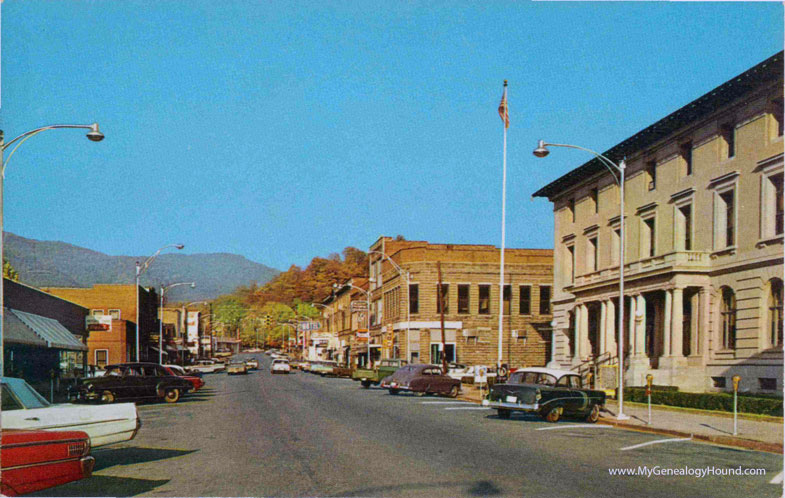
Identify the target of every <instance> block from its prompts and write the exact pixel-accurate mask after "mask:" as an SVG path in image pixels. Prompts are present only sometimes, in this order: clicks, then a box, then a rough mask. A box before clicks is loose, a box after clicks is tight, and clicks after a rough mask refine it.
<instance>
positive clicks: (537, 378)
mask: <svg viewBox="0 0 785 498" xmlns="http://www.w3.org/2000/svg"><path fill="white" fill-rule="evenodd" d="M509 383H510V384H540V385H544V386H555V385H556V377H554V376H553V375H550V374H547V373H543V372H515V373H514V374H512V375H511V376H510V382H509Z"/></svg>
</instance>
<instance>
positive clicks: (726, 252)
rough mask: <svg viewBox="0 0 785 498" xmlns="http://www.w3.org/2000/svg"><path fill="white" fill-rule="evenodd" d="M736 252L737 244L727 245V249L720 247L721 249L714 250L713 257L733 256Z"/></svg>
mask: <svg viewBox="0 0 785 498" xmlns="http://www.w3.org/2000/svg"><path fill="white" fill-rule="evenodd" d="M734 254H736V246H730V247H726V248H725V249H720V250H719V251H714V252H712V253H711V259H717V258H721V257H723V256H733V255H734Z"/></svg>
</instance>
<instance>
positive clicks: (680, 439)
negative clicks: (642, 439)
mask: <svg viewBox="0 0 785 498" xmlns="http://www.w3.org/2000/svg"><path fill="white" fill-rule="evenodd" d="M683 441H692V438H691V437H685V438H678V439H672V438H671V439H658V440H656V441H649V442H648V443H641V444H636V445H635V446H627V447H626V448H621V449H620V450H619V451H627V450H634V449H636V448H642V447H644V446H649V445H652V444H663V443H679V442H683Z"/></svg>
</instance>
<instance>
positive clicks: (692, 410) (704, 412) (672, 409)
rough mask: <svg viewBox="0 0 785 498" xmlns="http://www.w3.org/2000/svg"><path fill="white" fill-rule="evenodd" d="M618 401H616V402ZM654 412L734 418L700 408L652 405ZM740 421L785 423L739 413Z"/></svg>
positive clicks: (772, 417) (635, 403)
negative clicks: (662, 411)
mask: <svg viewBox="0 0 785 498" xmlns="http://www.w3.org/2000/svg"><path fill="white" fill-rule="evenodd" d="M614 401H616V400H614ZM624 404H625V405H632V406H637V407H640V408H645V407H647V406H648V404H647V403H639V402H637V401H625V402H624ZM616 406H618V402H616ZM651 407H652V409H653V410H664V411H669V412H681V413H692V414H695V415H708V416H711V417H722V418H733V413H732V412H722V411H719V410H701V409H700V408H685V407H682V406H670V405H655V404H653V403H652V405H651ZM738 417H739V420H750V421H752V422H768V423H772V424H780V425H782V423H783V420H785V419H783V417H775V416H773V415H758V414H754V413H741V412H740V413H739V414H738Z"/></svg>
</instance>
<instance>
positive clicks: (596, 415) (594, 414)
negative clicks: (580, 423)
mask: <svg viewBox="0 0 785 498" xmlns="http://www.w3.org/2000/svg"><path fill="white" fill-rule="evenodd" d="M599 419H600V405H592V407H591V411H590V412H589V414H588V415H586V422H588V423H590V424H596V423H597V421H598V420H599Z"/></svg>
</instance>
